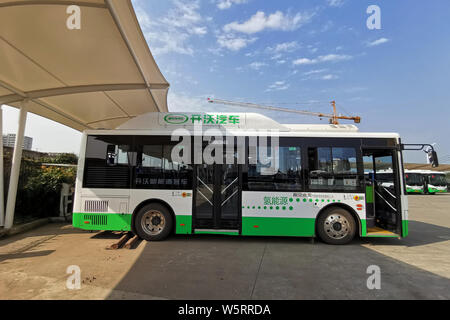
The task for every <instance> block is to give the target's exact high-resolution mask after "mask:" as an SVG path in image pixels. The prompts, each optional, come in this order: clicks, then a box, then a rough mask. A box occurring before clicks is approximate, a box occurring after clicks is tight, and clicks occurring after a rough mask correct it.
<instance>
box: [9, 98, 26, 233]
mask: <svg viewBox="0 0 450 320" xmlns="http://www.w3.org/2000/svg"><path fill="white" fill-rule="evenodd" d="M27 104H28V101H27V100H23V101H22V102H21V105H20V111H19V128H18V129H17V135H16V142H15V144H14V154H13V158H12V165H11V175H10V178H9V188H8V202H7V205H6V216H5V229H10V228H11V227H12V226H13V222H14V210H15V208H16V196H17V187H18V184H19V174H20V164H21V162H22V150H23V148H22V147H23V141H24V136H25V126H26V123H27V113H28V111H27Z"/></svg>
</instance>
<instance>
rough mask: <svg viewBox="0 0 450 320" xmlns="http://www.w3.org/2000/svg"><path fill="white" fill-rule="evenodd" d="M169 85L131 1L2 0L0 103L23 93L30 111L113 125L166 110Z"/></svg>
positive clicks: (73, 122) (14, 102)
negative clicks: (75, 21)
mask: <svg viewBox="0 0 450 320" xmlns="http://www.w3.org/2000/svg"><path fill="white" fill-rule="evenodd" d="M70 5H76V6H78V7H79V8H80V18H81V19H80V22H81V24H80V29H73V30H71V29H69V28H68V27H67V25H66V23H67V20H68V19H69V18H70V17H71V16H72V14H71V13H70V12H69V13H67V8H68V7H69V6H70ZM168 88H169V84H168V83H167V81H166V79H165V78H164V76H163V75H162V74H161V72H160V70H159V68H158V66H157V65H156V63H155V60H154V59H153V57H152V54H151V53H150V50H149V48H148V46H147V43H146V41H145V38H144V36H143V34H142V31H141V29H140V27H139V23H138V21H137V19H136V15H135V12H134V9H133V7H132V4H131V1H130V0H79V1H76V0H75V1H72V0H71V1H68V0H58V1H50V0H27V1H23V0H0V105H1V104H8V105H11V106H15V107H20V101H22V100H24V98H29V99H30V102H29V103H28V104H27V110H28V111H29V112H32V113H35V114H38V115H40V116H43V117H45V118H48V119H52V120H54V121H57V122H59V123H62V124H64V125H67V126H69V127H72V128H74V129H76V130H80V131H82V130H84V129H98V128H105V129H112V128H115V127H117V126H119V125H120V124H122V123H124V122H126V121H127V120H129V119H131V118H133V117H135V116H137V115H140V114H143V113H147V112H152V111H160V112H167V91H168Z"/></svg>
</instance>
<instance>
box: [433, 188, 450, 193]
mask: <svg viewBox="0 0 450 320" xmlns="http://www.w3.org/2000/svg"><path fill="white" fill-rule="evenodd" d="M428 192H429V193H447V192H448V191H447V190H438V189H434V188H428Z"/></svg>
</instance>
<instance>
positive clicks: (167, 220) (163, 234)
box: [134, 203, 173, 241]
mask: <svg viewBox="0 0 450 320" xmlns="http://www.w3.org/2000/svg"><path fill="white" fill-rule="evenodd" d="M172 227H173V218H172V215H171V214H170V212H169V210H168V209H167V208H166V207H165V206H163V205H162V204H159V203H150V204H148V205H146V206H144V207H142V208H141V209H140V210H139V211H138V213H137V215H136V219H134V229H135V230H136V233H137V235H138V237H139V238H141V239H144V240H147V241H161V240H164V239H165V238H167V236H168V235H169V234H170V232H171V230H172Z"/></svg>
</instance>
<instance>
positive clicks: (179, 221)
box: [175, 216, 192, 234]
mask: <svg viewBox="0 0 450 320" xmlns="http://www.w3.org/2000/svg"><path fill="white" fill-rule="evenodd" d="M175 219H176V222H175V223H176V226H175V233H176V234H191V233H192V216H176V217H175Z"/></svg>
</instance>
